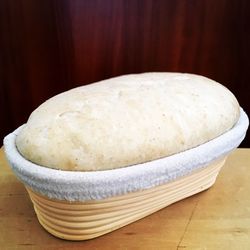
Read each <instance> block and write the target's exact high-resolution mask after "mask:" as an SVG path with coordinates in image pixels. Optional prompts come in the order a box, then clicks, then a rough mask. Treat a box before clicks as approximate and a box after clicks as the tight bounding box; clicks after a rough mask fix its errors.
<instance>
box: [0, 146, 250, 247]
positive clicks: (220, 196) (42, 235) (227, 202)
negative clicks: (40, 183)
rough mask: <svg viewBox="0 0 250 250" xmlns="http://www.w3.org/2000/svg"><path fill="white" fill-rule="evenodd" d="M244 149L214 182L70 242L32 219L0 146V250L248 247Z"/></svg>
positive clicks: (249, 202)
mask: <svg viewBox="0 0 250 250" xmlns="http://www.w3.org/2000/svg"><path fill="white" fill-rule="evenodd" d="M249 165H250V149H237V150H236V151H235V152H234V153H232V155H231V156H229V158H228V160H227V162H226V164H225V166H224V167H223V168H222V171H221V172H220V174H219V176H218V178H217V180H216V183H215V185H214V186H213V187H212V188H210V189H209V190H207V191H204V192H202V193H199V194H197V195H194V196H192V197H190V198H187V199H185V200H182V201H180V202H177V203H175V204H173V205H171V206H168V207H167V208H164V209H162V210H160V211H158V212H156V213H154V214H152V215H150V216H148V217H146V218H144V219H141V220H139V221H137V222H135V223H133V224H130V225H128V226H125V227H123V228H121V229H119V230H117V231H114V232H112V233H109V234H106V235H104V236H101V237H99V238H96V239H93V240H88V241H83V242H70V241H65V240H60V239H58V238H55V237H53V236H52V235H50V234H49V233H47V232H46V231H45V230H44V229H43V228H42V227H41V226H40V224H39V223H38V220H37V218H36V216H35V212H34V209H33V207H32V203H31V201H30V200H29V198H28V194H27V192H26V190H25V188H24V186H23V185H22V184H21V183H20V182H19V181H18V180H17V179H16V177H15V176H14V174H13V173H12V172H11V170H10V168H9V167H8V165H7V163H6V160H5V158H4V155H3V150H2V149H1V150H0V246H1V247H0V248H1V249H4V250H5V249H18V250H19V249H102V250H109V249H120V250H123V249H143V250H147V249H150V250H151V249H152V250H153V249H170V250H172V249H192V250H193V249H206V250H210V249H213V250H215V249H216V250H217V249H227V250H235V249H241V250H247V249H249V248H250V209H249V208H250V198H249V190H250V182H249V179H250V171H249Z"/></svg>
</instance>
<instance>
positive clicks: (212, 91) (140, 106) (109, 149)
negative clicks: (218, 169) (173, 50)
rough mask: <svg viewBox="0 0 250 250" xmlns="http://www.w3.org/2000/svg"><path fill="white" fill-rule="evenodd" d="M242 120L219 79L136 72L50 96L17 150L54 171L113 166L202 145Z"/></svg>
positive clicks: (22, 135) (20, 137)
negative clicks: (218, 81) (216, 80)
mask: <svg viewBox="0 0 250 250" xmlns="http://www.w3.org/2000/svg"><path fill="white" fill-rule="evenodd" d="M238 119H239V104H238V102H237V100H236V98H235V97H234V95H233V94H232V93H231V92H230V91H229V90H228V89H227V88H225V87H224V86H222V85H221V84H219V83H217V82H215V81H213V80H210V79H208V78H206V77H203V76H198V75H193V74H184V73H142V74H133V75H125V76H120V77H115V78H111V79H108V80H104V81H100V82H97V83H94V84H90V85H86V86H82V87H78V88H75V89H72V90H69V91H67V92H64V93H61V94H59V95H56V96H54V97H52V98H50V99H49V100H47V101H46V102H44V103H43V104H42V105H40V106H39V107H38V108H37V109H36V110H35V111H33V112H32V114H31V115H30V117H29V119H28V121H27V124H26V125H25V126H24V128H23V129H22V131H21V132H20V133H19V134H18V136H17V139H16V145H17V148H18V150H19V152H20V153H21V154H22V155H23V156H24V157H25V158H26V159H28V160H30V161H32V162H34V163H36V164H39V165H42V166H45V167H49V168H55V169H62V170H71V171H95V170H106V169H115V168H121V167H125V166H130V165H135V164H138V163H144V162H147V161H152V160H156V159H159V158H162V157H166V156H169V155H172V154H175V153H179V152H182V151H184V150H186V149H190V148H193V147H196V146H199V145H201V144H203V143H205V142H207V141H209V140H211V139H214V138H216V137H217V136H220V135H221V134H223V133H224V132H226V131H228V130H229V129H231V128H232V127H233V126H234V124H235V123H236V122H237V121H238Z"/></svg>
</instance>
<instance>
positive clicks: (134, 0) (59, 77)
mask: <svg viewBox="0 0 250 250" xmlns="http://www.w3.org/2000/svg"><path fill="white" fill-rule="evenodd" d="M0 51H1V52H0V113H1V121H0V122H1V127H0V139H2V138H3V136H4V135H6V134H7V133H9V132H11V131H12V130H14V128H16V127H18V126H20V125H21V124H22V123H24V122H25V121H26V120H27V118H28V116H29V114H30V113H31V111H32V110H34V109H35V108H36V107H37V106H38V105H39V104H41V103H42V102H44V101H45V100H46V99H48V98H49V97H51V96H53V95H55V94H57V93H60V92H62V91H65V90H67V89H70V88H73V87H76V86H79V85H83V84H88V83H91V82H94V81H98V80H101V79H105V78H109V77H112V76H117V75H120V74H127V73H138V72H144V71H180V72H190V73H196V74H201V75H205V76H207V77H210V78H212V79H214V80H217V81H218V82H221V83H223V84H224V85H226V86H227V87H228V88H229V89H231V90H232V92H233V93H234V94H235V95H236V97H237V98H238V100H239V102H240V104H241V106H242V107H243V108H244V109H245V110H246V111H247V112H248V113H249V114H250V102H249V93H250V83H249V79H248V78H249V77H248V71H249V68H250V63H249V61H250V60H249V55H250V1H248V0H230V1H229V0H219V1H218V0H202V1H200V0H176V1H171V0H156V1H153V0H117V1H115V0H105V1H102V0H84V1H81V0H74V1H69V0H60V1H59V0H17V1H10V0H2V1H0ZM242 146H245V147H246V146H247V147H250V139H249V136H248V137H247V138H246V139H245V141H244V142H243V144H242Z"/></svg>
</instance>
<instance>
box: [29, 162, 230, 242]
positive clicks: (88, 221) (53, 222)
mask: <svg viewBox="0 0 250 250" xmlns="http://www.w3.org/2000/svg"><path fill="white" fill-rule="evenodd" d="M225 160H226V157H223V158H221V159H220V160H216V161H214V162H212V163H210V165H208V166H206V167H204V168H201V169H199V170H196V171H194V172H193V173H191V174H189V175H186V176H184V177H181V178H178V179H176V180H174V181H172V182H169V183H166V184H163V185H160V186H156V187H153V188H151V189H147V190H143V191H136V192H132V193H128V194H125V195H119V196H115V197H112V198H106V199H103V200H92V201H84V202H69V201H61V200H55V199H50V198H48V197H45V196H44V195H41V194H38V193H37V192H34V191H33V190H31V189H30V188H28V187H27V186H26V189H27V191H28V193H29V196H30V198H31V200H32V202H33V205H34V209H35V212H36V214H37V217H38V220H39V222H40V224H41V225H42V226H43V227H44V228H45V229H46V230H47V231H48V232H50V233H51V234H52V235H54V236H56V237H59V238H62V239H67V240H87V239H92V238H95V237H98V236H100V235H103V234H106V233H109V232H111V231H113V230H116V229H118V228H121V227H123V226H125V225H127V224H129V223H132V222H134V221H136V220H139V219H141V218H143V217H145V216H147V215H149V214H152V213H154V212H156V211H158V210H160V209H162V208H164V207H166V206H168V205H170V204H172V203H174V202H176V201H179V200H182V199H184V198H186V197H189V196H191V195H193V194H196V193H198V192H201V191H203V190H206V189H208V188H209V187H211V186H212V185H213V184H214V182H215V180H216V177H217V175H218V173H219V171H220V169H221V167H222V166H223V164H224V163H225Z"/></svg>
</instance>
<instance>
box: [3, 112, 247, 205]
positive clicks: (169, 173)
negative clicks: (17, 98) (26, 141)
mask: <svg viewBox="0 0 250 250" xmlns="http://www.w3.org/2000/svg"><path fill="white" fill-rule="evenodd" d="M248 125H249V120H248V117H247V115H246V113H245V112H244V111H243V109H242V108H241V109H240V118H239V120H238V122H237V123H236V124H235V126H234V127H233V128H232V129H231V130H229V131H227V132H225V133H224V134H222V135H221V136H219V137H217V138H215V139H213V140H211V141H208V142H206V143H204V144H202V145H200V146H197V147H195V148H192V149H189V150H186V151H184V152H181V153H177V154H174V155H171V156H168V157H165V158H161V159H158V160H154V161H151V162H146V163H142V164H137V165H133V166H128V167H124V168H118V169H114V170H103V171H93V172H91V171H88V172H79V171H63V170H56V169H50V168H47V167H43V166H39V165H37V164H34V163H32V162H30V161H28V160H26V159H25V158H24V157H23V156H22V155H21V154H20V153H19V152H18V150H17V147H16V144H15V140H16V136H17V134H18V132H19V130H20V129H21V128H22V126H21V127H19V128H18V129H16V130H15V131H14V132H12V133H11V134H9V135H8V136H6V137H5V138H4V149H5V153H6V156H7V159H8V161H9V163H10V166H11V167H12V169H13V171H14V172H15V174H16V175H17V177H18V178H19V179H20V180H21V181H22V182H23V183H24V184H25V185H26V186H28V187H30V188H31V189H32V190H34V191H36V192H38V193H40V194H42V195H45V196H47V197H49V198H53V199H58V200H67V201H87V200H101V199H105V198H109V197H113V196H117V195H123V194H127V193H129V192H135V191H139V190H145V189H149V188H152V187H155V186H158V185H161V184H164V183H167V182H170V181H173V180H175V179H176V178H179V177H182V176H185V175H188V174H190V173H191V172H192V171H195V170H198V169H201V168H203V167H206V166H207V165H209V163H211V162H212V161H214V160H216V159H218V158H221V157H223V156H225V155H227V154H228V153H229V152H230V151H232V150H233V149H235V148H237V147H238V146H239V144H240V143H241V141H242V140H243V139H244V137H245V134H246V131H247V128H248Z"/></svg>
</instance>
